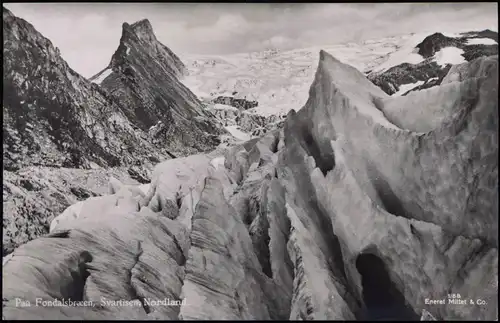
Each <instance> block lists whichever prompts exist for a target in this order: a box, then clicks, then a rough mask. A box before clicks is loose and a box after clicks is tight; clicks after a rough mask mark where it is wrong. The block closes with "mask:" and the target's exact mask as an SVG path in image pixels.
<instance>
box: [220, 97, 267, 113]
mask: <svg viewBox="0 0 500 323" xmlns="http://www.w3.org/2000/svg"><path fill="white" fill-rule="evenodd" d="M213 103H219V104H225V105H230V106H232V107H235V108H237V109H239V110H248V109H252V108H255V107H258V106H259V102H257V101H247V100H246V99H238V98H235V97H232V96H219V97H217V98H215V99H214V100H213Z"/></svg>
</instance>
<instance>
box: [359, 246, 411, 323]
mask: <svg viewBox="0 0 500 323" xmlns="http://www.w3.org/2000/svg"><path fill="white" fill-rule="evenodd" d="M356 269H357V270H358V272H359V274H360V275H361V284H362V287H363V294H362V297H363V303H364V306H363V310H362V313H361V317H360V319H361V320H401V321H418V320H419V316H418V315H417V314H416V313H415V312H414V311H413V309H412V308H411V307H410V306H408V305H406V304H405V298H404V296H403V295H402V293H401V292H400V291H399V290H398V289H397V287H396V285H395V284H394V282H393V281H392V280H391V278H390V276H389V272H388V271H387V268H386V266H385V264H384V262H383V260H382V259H380V257H378V256H376V255H374V254H371V253H364V254H360V255H359V256H358V257H357V259H356Z"/></svg>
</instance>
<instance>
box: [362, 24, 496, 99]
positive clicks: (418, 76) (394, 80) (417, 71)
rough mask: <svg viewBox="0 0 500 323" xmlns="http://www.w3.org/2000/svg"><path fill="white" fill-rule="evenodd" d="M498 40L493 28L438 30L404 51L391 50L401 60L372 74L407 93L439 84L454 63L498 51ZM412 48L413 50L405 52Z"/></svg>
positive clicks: (389, 89)
mask: <svg viewBox="0 0 500 323" xmlns="http://www.w3.org/2000/svg"><path fill="white" fill-rule="evenodd" d="M416 39H417V38H415V40H416ZM497 41H498V33H497V32H494V31H491V30H483V31H478V32H467V33H461V34H451V35H444V34H442V33H434V34H432V35H429V36H427V37H425V38H424V39H423V40H422V41H421V42H419V43H417V44H415V43H413V44H412V43H409V44H407V46H406V47H405V48H404V50H403V51H398V52H395V53H393V54H391V56H392V58H394V57H396V61H395V62H397V59H399V60H400V63H399V62H398V63H399V64H393V66H384V67H383V68H380V67H379V68H378V69H376V70H375V71H373V72H372V73H370V74H369V75H368V78H369V79H370V80H371V81H372V82H373V83H374V84H375V85H377V86H379V87H380V88H381V89H382V90H384V92H386V93H387V94H390V95H406V94H408V93H409V92H411V91H416V90H422V89H426V88H430V87H433V86H436V85H439V84H440V83H441V81H442V79H443V78H444V76H445V75H446V74H447V73H448V71H449V70H450V67H451V66H452V65H454V64H461V63H464V62H470V61H472V60H474V59H476V58H478V57H481V56H491V55H497V54H498V43H497ZM408 45H409V46H408ZM408 49H410V50H411V53H408V55H406V56H405V55H404V53H405V51H407V50H408ZM402 53H403V55H401V54H402ZM389 61H391V57H389ZM393 63H394V62H393Z"/></svg>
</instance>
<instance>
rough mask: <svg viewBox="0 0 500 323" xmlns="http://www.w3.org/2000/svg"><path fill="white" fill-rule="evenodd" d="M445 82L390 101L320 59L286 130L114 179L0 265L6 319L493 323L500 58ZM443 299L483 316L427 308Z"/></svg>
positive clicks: (350, 72) (349, 71)
mask: <svg viewBox="0 0 500 323" xmlns="http://www.w3.org/2000/svg"><path fill="white" fill-rule="evenodd" d="M495 71H496V73H495ZM450 73H452V74H450V77H449V78H447V82H443V83H446V84H441V85H440V86H438V87H434V88H431V89H426V90H422V91H418V92H415V93H412V94H410V95H407V96H404V97H395V98H391V97H389V96H388V95H387V94H386V93H384V92H383V91H382V90H381V89H380V88H378V87H376V86H375V85H374V84H373V83H371V82H370V81H369V80H368V79H367V78H366V77H365V76H364V75H363V74H362V73H360V72H359V71H357V70H356V69H355V68H353V67H351V66H348V65H345V64H342V63H341V62H340V61H338V60H336V59H335V58H333V57H332V56H330V55H329V54H327V53H326V52H324V51H322V52H321V53H320V60H319V65H318V69H317V72H316V75H315V79H314V82H313V84H312V85H311V88H310V91H309V99H308V101H307V103H306V105H305V106H304V108H302V109H301V110H300V111H298V112H295V111H291V112H290V113H289V115H288V116H287V118H286V121H285V123H284V128H283V129H282V130H279V131H274V132H271V133H268V134H266V135H265V136H263V137H261V138H255V139H252V140H250V141H248V142H245V143H243V144H241V145H237V146H235V147H231V148H228V149H225V150H218V151H217V150H216V151H214V152H212V153H209V154H199V155H193V156H189V157H184V158H178V159H172V160H168V161H165V162H163V163H160V164H159V165H158V166H157V167H156V168H155V171H154V173H153V175H152V183H151V185H150V186H149V189H148V190H147V193H144V191H143V190H140V189H137V187H130V186H127V185H120V184H119V183H116V182H113V183H111V185H112V187H113V189H112V191H111V193H113V194H110V195H106V196H102V197H91V198H89V199H87V200H85V201H83V202H81V203H80V204H79V205H78V206H74V207H70V208H69V209H67V210H66V211H65V212H64V213H63V214H62V215H61V216H60V217H58V218H57V219H55V220H54V221H53V223H52V225H51V233H50V234H49V235H48V236H46V237H41V238H38V239H35V240H33V241H30V242H28V243H26V244H25V245H23V246H21V247H19V248H18V249H16V250H15V251H14V252H13V253H12V254H11V255H9V257H7V258H4V264H3V276H2V280H3V295H4V296H3V297H4V304H3V306H4V308H3V316H4V318H6V319H16V318H17V319H19V318H23V319H29V318H40V317H42V318H44V319H64V318H72V319H106V318H113V319H125V318H126V319H232V320H241V319H261V320H262V319H264V320H265V319H291V320H295V319H304V320H305V319H326V320H352V319H356V318H358V319H359V318H361V319H363V318H368V319H377V318H378V319H380V318H382V319H384V318H385V319H387V318H396V319H400V320H418V319H420V317H421V316H422V317H424V318H425V317H433V318H436V319H438V320H441V319H445V320H453V319H476V320H477V319H479V320H488V319H490V320H492V319H495V318H496V317H498V309H497V306H496V304H497V303H498V231H497V230H498V93H497V92H498V57H497V56H494V57H488V58H484V57H482V58H477V59H476V60H474V61H473V62H471V63H466V64H465V65H463V66H460V68H458V67H457V68H454V69H453V71H450ZM353 206H355V207H353ZM96 210H99V211H100V212H96ZM449 293H459V294H460V295H463V297H467V298H470V299H478V298H481V299H484V300H485V301H486V303H487V304H488V305H487V306H479V305H470V306H452V305H431V306H429V305H426V304H425V302H424V300H425V299H426V298H428V299H446V297H447V295H448V294H449ZM16 297H20V298H22V299H24V300H29V301H31V302H33V303H34V302H35V300H34V298H35V297H41V298H43V299H45V300H54V299H62V298H65V299H72V300H74V301H84V300H85V301H93V302H94V303H95V304H96V306H93V307H34V306H31V307H24V308H22V307H16V306H15V298H16ZM165 298H168V299H170V300H175V301H178V303H176V305H175V306H164V305H162V304H160V303H154V302H153V303H152V302H151V301H150V300H159V299H165ZM103 299H104V300H114V301H118V300H124V301H130V302H133V304H135V306H109V305H107V304H108V303H106V302H103Z"/></svg>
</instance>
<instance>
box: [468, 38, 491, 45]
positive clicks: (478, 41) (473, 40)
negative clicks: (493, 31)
mask: <svg viewBox="0 0 500 323" xmlns="http://www.w3.org/2000/svg"><path fill="white" fill-rule="evenodd" d="M496 44H498V43H497V42H496V41H494V40H493V39H490V38H469V39H467V45H496Z"/></svg>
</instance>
